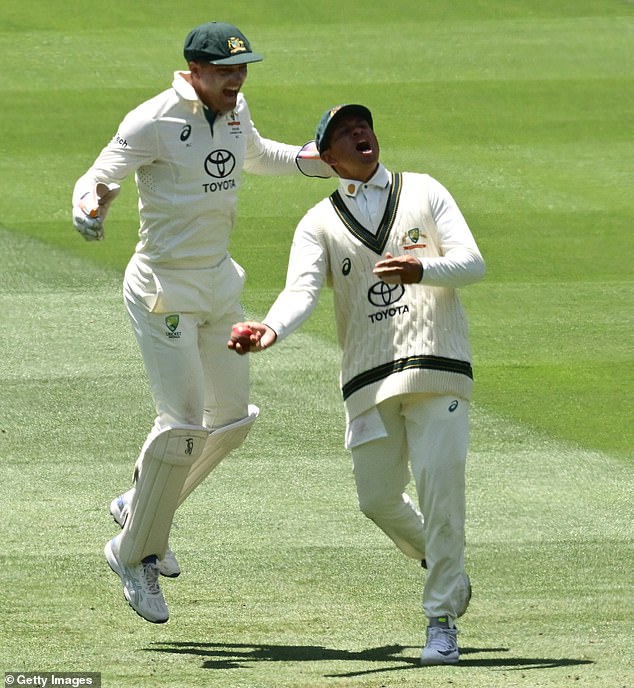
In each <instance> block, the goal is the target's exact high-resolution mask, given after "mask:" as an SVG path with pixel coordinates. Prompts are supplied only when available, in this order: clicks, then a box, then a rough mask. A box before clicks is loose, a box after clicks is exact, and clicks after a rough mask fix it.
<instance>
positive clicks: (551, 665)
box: [146, 642, 593, 678]
mask: <svg viewBox="0 0 634 688" xmlns="http://www.w3.org/2000/svg"><path fill="white" fill-rule="evenodd" d="M413 649H415V650H417V652H416V656H415V657H410V656H406V655H404V654H403V652H404V651H406V650H413ZM418 650H420V648H419V647H418V646H416V647H414V646H411V645H384V646H382V647H373V648H370V649H367V650H360V651H359V652H354V651H350V650H335V649H330V648H327V647H322V646H320V645H255V644H253V645H250V644H247V643H245V644H243V643H186V642H173V643H154V644H153V646H152V647H150V648H146V651H147V652H164V653H168V654H182V655H193V656H195V657H202V658H203V659H204V662H203V664H202V668H203V669H216V670H218V669H243V668H246V667H247V666H248V665H249V664H253V663H256V662H341V661H344V662H365V663H372V664H378V665H379V666H377V667H375V668H372V669H365V670H358V671H343V672H341V673H332V674H326V677H328V678H334V677H339V678H342V677H353V676H363V675H366V674H375V673H376V674H378V673H382V672H387V671H399V670H403V669H414V668H421V667H420V664H419V660H418ZM508 652H509V649H508V648H504V647H488V648H474V647H465V648H460V664H459V666H458V668H461V667H491V668H499V669H507V670H509V669H510V670H523V671H525V670H528V669H555V668H557V667H567V666H579V665H582V664H592V663H593V662H591V661H590V660H583V659H565V658H557V659H548V658H544V657H541V658H536V657H532V658H529V657H513V656H508V655H506V656H504V657H487V656H484V657H478V656H475V655H486V654H489V655H490V654H496V655H497V654H501V653H508ZM472 655H474V656H473V657H472ZM388 665H389V666H388Z"/></svg>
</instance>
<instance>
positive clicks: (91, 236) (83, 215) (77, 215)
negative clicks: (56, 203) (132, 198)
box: [73, 182, 121, 241]
mask: <svg viewBox="0 0 634 688" xmlns="http://www.w3.org/2000/svg"><path fill="white" fill-rule="evenodd" d="M120 191H121V187H120V186H119V184H114V183H113V184H105V183H104V182H98V183H97V184H95V186H94V188H93V189H91V190H90V191H87V192H86V193H85V194H84V195H83V196H82V197H81V198H80V199H79V203H78V204H77V205H76V206H75V207H73V225H74V226H75V229H76V230H77V231H78V232H79V233H80V234H81V235H82V236H83V237H84V239H86V241H102V240H103V238H104V234H103V222H104V220H105V219H106V215H107V214H108V210H109V209H110V204H111V203H112V201H114V199H115V198H116V197H117V196H118V195H119V192H120Z"/></svg>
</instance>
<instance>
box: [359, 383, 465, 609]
mask: <svg viewBox="0 0 634 688" xmlns="http://www.w3.org/2000/svg"><path fill="white" fill-rule="evenodd" d="M377 408H378V410H379V413H380V414H381V418H382V420H383V423H384V425H385V429H386V431H387V437H383V438H380V439H376V440H372V441H370V442H367V443H366V444H362V445H360V446H357V447H354V448H353V449H352V450H351V451H352V460H353V468H354V476H355V481H356V487H357V495H358V498H359V507H360V509H361V511H362V512H363V513H364V514H365V515H366V516H367V517H368V518H370V519H371V520H372V521H374V522H375V523H376V525H377V526H379V528H381V529H382V530H383V531H384V532H385V533H386V535H388V536H389V537H390V538H391V539H392V540H393V541H394V543H395V544H396V546H397V547H398V548H399V549H400V550H401V551H402V552H403V553H404V554H406V555H407V556H409V557H412V558H414V559H418V560H422V559H423V558H424V559H425V560H426V563H427V569H428V571H427V577H426V581H425V588H424V593H423V609H424V611H425V615H426V616H427V617H428V618H432V617H438V616H444V615H448V616H451V617H453V618H456V616H457V615H458V611H457V610H459V609H461V608H462V607H463V604H464V594H465V589H464V586H465V581H464V543H465V465H466V456H467V447H468V442H469V418H468V416H469V402H468V401H466V400H464V399H457V398H456V397H452V396H441V395H432V394H407V395H402V396H398V397H393V398H390V399H388V400H386V401H384V402H382V403H381V404H379V405H378V407H377ZM410 469H411V474H410ZM410 475H413V478H414V482H415V485H416V492H417V495H418V506H419V508H420V510H419V509H418V508H417V507H416V506H415V505H414V504H413V502H412V501H411V499H410V498H409V496H408V495H407V494H406V492H405V490H406V487H407V485H408V483H409V482H410Z"/></svg>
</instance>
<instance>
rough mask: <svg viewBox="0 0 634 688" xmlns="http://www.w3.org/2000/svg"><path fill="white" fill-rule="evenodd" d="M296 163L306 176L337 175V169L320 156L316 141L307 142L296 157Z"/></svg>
mask: <svg viewBox="0 0 634 688" xmlns="http://www.w3.org/2000/svg"><path fill="white" fill-rule="evenodd" d="M295 164H296V165H297V167H298V168H299V171H300V172H301V173H302V174H303V175H305V176H306V177H321V178H322V179H328V178H329V177H336V176H337V175H336V174H335V171H334V170H333V169H332V167H330V166H329V165H326V163H325V162H324V161H323V160H322V159H321V158H320V157H319V151H318V150H317V144H316V143H315V142H314V141H309V142H308V143H305V144H304V145H303V146H302V147H301V149H300V151H299V153H298V154H297V156H296V157H295Z"/></svg>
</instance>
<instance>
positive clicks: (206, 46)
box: [183, 22, 264, 65]
mask: <svg viewBox="0 0 634 688" xmlns="http://www.w3.org/2000/svg"><path fill="white" fill-rule="evenodd" d="M183 55H184V56H185V59H186V60H187V61H189V60H193V61H195V62H208V63H210V64H216V65H237V64H246V63H247V62H260V61H261V60H263V59H264V57H263V56H262V55H258V53H254V52H253V51H252V50H251V44H250V43H249V41H248V40H247V37H246V36H245V35H244V34H243V33H242V31H240V29H238V28H237V27H236V26H233V24H226V23H225V22H207V23H206V24H201V25H200V26H197V27H196V28H195V29H192V30H191V31H190V32H189V34H188V35H187V38H186V39H185V47H184V48H183Z"/></svg>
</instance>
